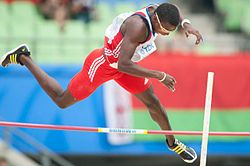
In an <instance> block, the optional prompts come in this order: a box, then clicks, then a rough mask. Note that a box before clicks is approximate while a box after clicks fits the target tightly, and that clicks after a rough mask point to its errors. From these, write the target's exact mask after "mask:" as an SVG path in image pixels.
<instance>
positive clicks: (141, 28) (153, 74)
mask: <svg viewBox="0 0 250 166" xmlns="http://www.w3.org/2000/svg"><path fill="white" fill-rule="evenodd" d="M122 31H123V35H124V38H123V42H122V45H121V51H120V54H119V60H118V70H119V71H121V72H124V73H127V74H130V75H133V76H137V77H147V78H156V79H158V80H161V79H163V78H164V77H165V74H164V73H163V72H161V71H157V70H150V69H146V68H143V67H141V66H139V65H137V64H136V63H134V62H133V61H132V60H131V58H132V57H133V55H134V53H135V50H136V48H137V46H138V45H139V44H140V43H142V42H144V41H145V40H146V38H147V27H146V25H145V23H144V22H143V21H142V19H141V18H139V17H136V16H134V17H131V18H129V19H128V20H127V21H126V22H125V23H124V26H123V27H122ZM175 82H176V81H175V79H174V78H173V77H172V76H170V75H167V77H165V79H164V80H163V81H162V83H163V84H165V85H166V86H167V87H168V88H169V89H170V90H171V91H174V84H175Z"/></svg>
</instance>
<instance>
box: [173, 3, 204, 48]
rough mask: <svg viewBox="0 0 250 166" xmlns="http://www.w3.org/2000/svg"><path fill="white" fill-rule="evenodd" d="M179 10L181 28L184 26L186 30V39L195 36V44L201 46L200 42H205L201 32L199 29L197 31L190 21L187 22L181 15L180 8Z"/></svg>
mask: <svg viewBox="0 0 250 166" xmlns="http://www.w3.org/2000/svg"><path fill="white" fill-rule="evenodd" d="M176 7H177V8H178V6H176ZM178 10H179V12H180V18H181V20H180V21H181V26H182V28H183V29H184V30H185V34H186V37H188V36H189V35H190V34H192V35H195V36H196V42H195V44H196V45H198V44H200V42H201V41H203V37H202V35H201V34H200V32H199V31H198V30H197V29H195V28H194V27H193V26H192V25H191V23H190V21H189V20H188V21H185V17H184V16H183V15H182V14H181V11H180V9H179V8H178ZM183 21H184V22H183Z"/></svg>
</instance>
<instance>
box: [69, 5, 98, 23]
mask: <svg viewBox="0 0 250 166" xmlns="http://www.w3.org/2000/svg"><path fill="white" fill-rule="evenodd" d="M94 6H95V0H72V8H71V11H72V15H73V18H75V19H78V20H81V21H83V22H84V23H86V24H87V23H89V22H90V21H92V20H93V18H94V16H93V15H94V14H93V13H94V11H95V7H94Z"/></svg>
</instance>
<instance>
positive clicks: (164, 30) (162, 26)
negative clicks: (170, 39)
mask: <svg viewBox="0 0 250 166" xmlns="http://www.w3.org/2000/svg"><path fill="white" fill-rule="evenodd" d="M155 19H156V23H155V32H156V33H159V34H161V35H163V36H166V35H169V33H170V32H172V31H174V30H175V29H176V26H173V25H171V24H169V23H161V21H160V19H159V16H158V14H157V13H155Z"/></svg>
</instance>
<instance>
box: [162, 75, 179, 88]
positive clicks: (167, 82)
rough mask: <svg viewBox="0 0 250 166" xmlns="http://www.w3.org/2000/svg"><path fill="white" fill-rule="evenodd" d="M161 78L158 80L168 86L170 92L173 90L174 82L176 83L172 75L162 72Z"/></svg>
mask: <svg viewBox="0 0 250 166" xmlns="http://www.w3.org/2000/svg"><path fill="white" fill-rule="evenodd" d="M162 74H163V76H162V79H161V80H159V81H160V82H161V83H163V84H164V85H166V86H167V87H168V89H169V90H171V91H172V92H174V91H175V87H174V86H175V84H176V80H175V78H174V77H173V76H171V75H169V74H166V73H162Z"/></svg>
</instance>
